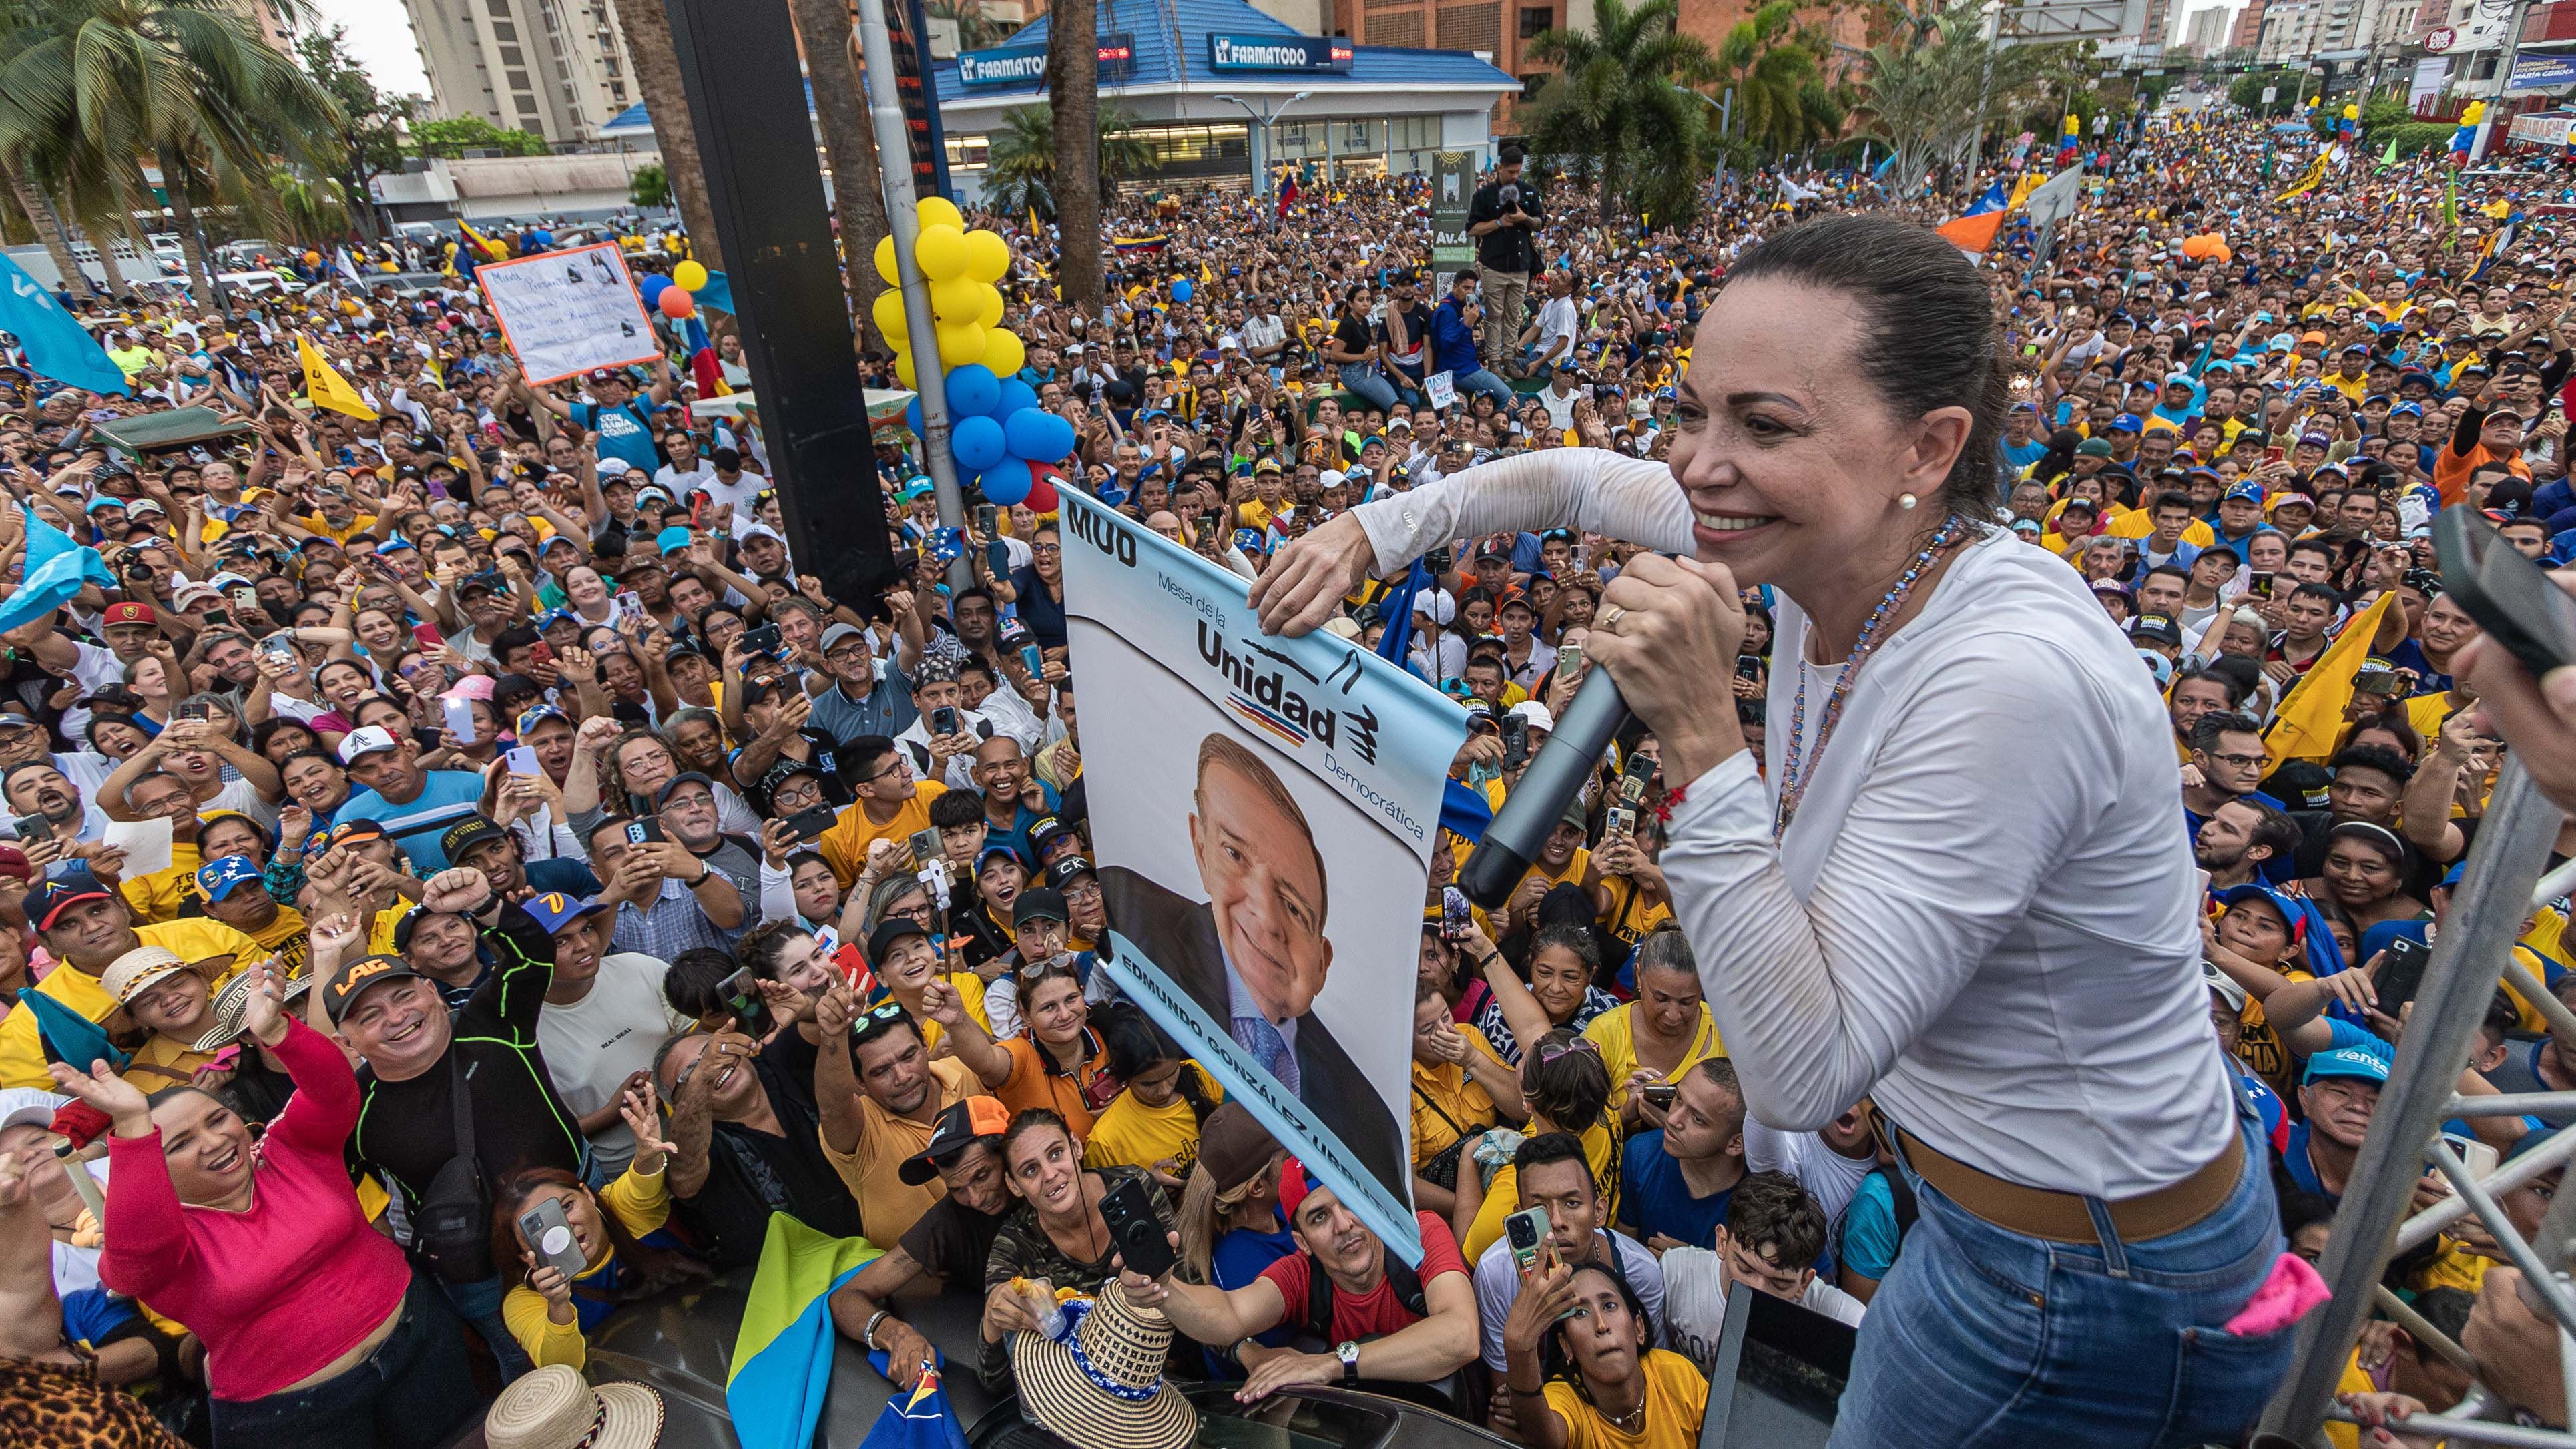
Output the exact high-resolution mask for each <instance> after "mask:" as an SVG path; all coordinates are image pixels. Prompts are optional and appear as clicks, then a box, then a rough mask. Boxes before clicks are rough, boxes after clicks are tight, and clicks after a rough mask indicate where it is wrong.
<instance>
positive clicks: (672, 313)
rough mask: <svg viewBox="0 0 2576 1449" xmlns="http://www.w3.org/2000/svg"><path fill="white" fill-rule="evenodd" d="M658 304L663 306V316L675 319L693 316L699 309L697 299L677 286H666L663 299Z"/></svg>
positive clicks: (663, 290)
mask: <svg viewBox="0 0 2576 1449" xmlns="http://www.w3.org/2000/svg"><path fill="white" fill-rule="evenodd" d="M656 305H658V306H659V307H661V309H662V315H663V316H665V317H668V318H671V319H672V320H673V321H677V320H679V319H680V318H682V317H688V316H692V315H694V314H695V313H696V312H697V310H698V302H697V299H696V298H695V297H692V296H690V295H689V294H688V293H687V292H684V291H682V290H680V289H679V288H677V287H664V288H663V289H662V300H661V301H660V302H659V303H657V304H656Z"/></svg>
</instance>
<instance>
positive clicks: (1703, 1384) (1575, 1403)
mask: <svg viewBox="0 0 2576 1449" xmlns="http://www.w3.org/2000/svg"><path fill="white" fill-rule="evenodd" d="M1638 1367H1640V1368H1642V1369H1644V1370H1645V1371H1646V1415H1645V1417H1644V1418H1643V1419H1642V1420H1640V1421H1639V1422H1638V1426H1637V1432H1636V1433H1634V1434H1630V1433H1627V1432H1624V1431H1622V1430H1620V1429H1619V1428H1617V1427H1615V1426H1613V1425H1612V1424H1611V1422H1610V1421H1609V1420H1608V1419H1605V1418H1603V1417H1602V1415H1601V1411H1600V1410H1599V1409H1596V1408H1594V1407H1592V1406H1591V1405H1590V1404H1587V1403H1585V1402H1584V1401H1583V1396H1582V1394H1580V1393H1578V1392H1577V1391H1576V1390H1575V1387H1574V1385H1572V1384H1569V1383H1567V1382H1566V1381H1564V1380H1563V1379H1550V1380H1548V1384H1547V1406H1548V1408H1549V1409H1551V1410H1553V1411H1554V1412H1555V1414H1556V1416H1557V1417H1558V1418H1560V1419H1563V1420H1564V1421H1565V1425H1566V1435H1565V1443H1566V1449H1692V1446H1693V1445H1695V1444H1697V1443H1699V1426H1700V1420H1701V1418H1702V1417H1703V1416H1704V1415H1706V1414H1707V1412H1708V1376H1707V1375H1705V1374H1703V1373H1701V1372H1700V1371H1699V1365H1697V1364H1695V1363H1692V1362H1691V1361H1690V1360H1689V1359H1686V1358H1684V1357H1682V1356H1681V1355H1680V1354H1677V1353H1675V1352H1673V1351H1672V1350H1670V1349H1664V1348H1650V1349H1648V1350H1646V1355H1645V1359H1644V1361H1643V1362H1642V1363H1640V1364H1639V1365H1638Z"/></svg>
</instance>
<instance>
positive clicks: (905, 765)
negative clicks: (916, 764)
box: [859, 755, 912, 785]
mask: <svg viewBox="0 0 2576 1449" xmlns="http://www.w3.org/2000/svg"><path fill="white" fill-rule="evenodd" d="M898 773H900V774H905V775H909V774H911V773H912V762H911V761H910V760H907V759H905V758H904V757H903V756H901V755H897V756H895V757H894V763H893V764H891V765H888V766H886V767H885V768H884V769H882V770H879V771H877V772H876V773H875V774H873V775H870V776H868V777H867V778H866V779H864V780H861V781H860V782H859V783H860V784H862V785H873V784H875V783H876V782H877V781H879V780H882V779H885V778H886V777H887V776H889V775H894V774H898Z"/></svg>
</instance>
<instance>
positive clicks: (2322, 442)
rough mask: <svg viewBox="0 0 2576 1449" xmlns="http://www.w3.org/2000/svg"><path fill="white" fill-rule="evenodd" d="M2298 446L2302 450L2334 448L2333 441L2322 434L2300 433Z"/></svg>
mask: <svg viewBox="0 0 2576 1449" xmlns="http://www.w3.org/2000/svg"><path fill="white" fill-rule="evenodd" d="M2299 446H2300V447H2302V448H2331V447H2333V446H2334V439H2332V438H2329V437H2327V436H2326V435H2325V434H2323V433H2301V434H2299Z"/></svg>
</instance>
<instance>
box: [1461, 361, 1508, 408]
mask: <svg viewBox="0 0 2576 1449" xmlns="http://www.w3.org/2000/svg"><path fill="white" fill-rule="evenodd" d="M1450 381H1451V382H1453V383H1455V384H1457V387H1458V391H1459V392H1460V393H1461V394H1466V393H1481V394H1483V395H1484V396H1486V397H1489V398H1492V399H1493V400H1494V406H1496V407H1498V408H1504V409H1509V408H1510V407H1511V406H1512V404H1513V403H1515V402H1516V401H1518V397H1517V395H1516V394H1514V393H1513V391H1512V385H1511V384H1510V383H1508V382H1505V381H1503V380H1502V379H1501V378H1499V377H1496V376H1494V374H1493V370H1492V369H1490V368H1483V367H1480V368H1477V369H1476V370H1475V371H1474V372H1462V373H1460V374H1458V375H1457V376H1456V377H1453V378H1451V379H1450Z"/></svg>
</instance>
